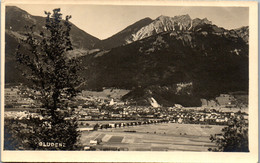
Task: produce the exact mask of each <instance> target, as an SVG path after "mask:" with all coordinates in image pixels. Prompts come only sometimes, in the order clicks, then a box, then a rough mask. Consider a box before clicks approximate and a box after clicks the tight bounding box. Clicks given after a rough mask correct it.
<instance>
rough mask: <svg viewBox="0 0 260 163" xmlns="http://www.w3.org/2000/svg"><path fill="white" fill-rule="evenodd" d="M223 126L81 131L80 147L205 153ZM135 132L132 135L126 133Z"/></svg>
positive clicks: (168, 125)
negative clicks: (94, 143)
mask: <svg viewBox="0 0 260 163" xmlns="http://www.w3.org/2000/svg"><path fill="white" fill-rule="evenodd" d="M223 127H224V126H217V125H197V124H176V123H162V124H150V125H141V126H130V127H121V128H110V129H101V130H100V129H99V130H98V131H84V132H82V136H81V140H80V141H81V143H82V144H83V145H84V146H90V140H98V139H99V140H101V141H102V142H101V143H100V144H99V145H97V146H96V149H97V150H105V149H114V150H116V149H120V150H129V151H208V148H214V147H215V144H214V143H212V142H211V141H210V140H209V137H210V135H211V134H218V133H221V129H222V128H223ZM129 131H135V132H129Z"/></svg>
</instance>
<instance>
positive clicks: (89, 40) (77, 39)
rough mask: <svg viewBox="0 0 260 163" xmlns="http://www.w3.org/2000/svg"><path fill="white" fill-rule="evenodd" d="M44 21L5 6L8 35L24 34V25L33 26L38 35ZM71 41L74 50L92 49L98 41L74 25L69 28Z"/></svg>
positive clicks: (43, 18) (38, 17) (43, 27)
mask: <svg viewBox="0 0 260 163" xmlns="http://www.w3.org/2000/svg"><path fill="white" fill-rule="evenodd" d="M45 19H46V18H45V17H40V16H32V15H30V14H29V13H27V12H26V11H24V10H22V9H20V8H18V7H15V6H7V7H6V26H5V29H6V30H7V32H8V33H12V34H13V35H15V34H17V35H19V34H22V33H23V32H25V28H24V27H25V25H27V26H31V25H35V32H36V33H39V32H40V31H44V30H45ZM17 35H16V36H17ZM71 39H72V44H73V45H74V47H75V48H83V49H92V48H93V46H94V44H95V43H96V42H98V41H99V39H98V38H96V37H94V36H91V35H90V34H88V33H86V32H84V31H83V30H81V29H79V28H78V27H77V26H75V25H74V24H72V27H71Z"/></svg>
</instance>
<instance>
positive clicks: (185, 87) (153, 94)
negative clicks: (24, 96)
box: [5, 7, 249, 106]
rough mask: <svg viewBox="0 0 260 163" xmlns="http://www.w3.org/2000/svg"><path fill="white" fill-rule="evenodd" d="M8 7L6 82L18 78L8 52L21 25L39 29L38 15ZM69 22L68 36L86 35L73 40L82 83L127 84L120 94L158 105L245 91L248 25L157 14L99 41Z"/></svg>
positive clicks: (95, 87) (196, 103)
mask: <svg viewBox="0 0 260 163" xmlns="http://www.w3.org/2000/svg"><path fill="white" fill-rule="evenodd" d="M9 9H10V10H11V9H12V10H17V11H15V12H14V13H17V14H14V13H11V14H10V15H9V14H7V18H6V20H7V21H6V35H5V36H6V58H5V59H6V65H5V66H6V76H5V77H6V82H14V81H15V82H21V81H22V82H24V81H23V80H22V78H21V75H20V73H19V71H18V70H17V69H16V68H15V65H16V63H15V58H14V56H13V54H14V51H15V49H16V46H17V44H18V38H23V37H24V35H23V34H24V31H23V28H22V27H21V26H23V25H28V24H29V25H30V24H34V23H35V24H36V33H37V32H38V31H40V30H41V29H43V30H44V28H43V22H44V18H42V17H35V16H31V15H29V14H28V13H26V12H25V11H23V10H20V9H19V8H16V7H11V8H9ZM7 12H8V11H7ZM8 17H9V18H8ZM10 17H13V18H12V19H11V18H10ZM15 20H17V21H15ZM17 22H19V23H17ZM38 22H39V23H38ZM73 28H75V30H76V31H78V32H71V37H72V40H73V38H74V40H75V38H79V40H80V38H81V36H82V37H84V38H85V37H86V40H89V39H91V40H92V42H91V41H90V42H87V44H85V41H83V40H84V39H83V38H82V41H78V42H75V41H74V42H73V45H74V47H75V49H76V50H77V53H78V54H77V56H79V58H80V59H81V60H82V66H83V67H84V68H83V69H82V70H81V72H80V75H82V77H84V78H85V85H84V88H83V89H89V90H102V89H103V88H104V87H108V88H111V87H112V88H123V89H128V90H131V91H130V92H129V93H128V94H126V95H125V96H124V97H123V98H122V99H123V100H126V101H133V102H136V103H137V104H140V105H148V104H150V101H149V100H150V99H155V100H156V101H157V102H158V103H159V105H163V106H173V105H174V104H181V105H183V106H200V105H201V102H200V99H201V98H206V99H214V98H215V97H217V96H218V95H219V94H221V93H229V92H235V91H245V92H248V81H249V76H248V71H249V70H248V66H249V62H248V60H249V53H248V51H249V49H248V47H249V44H248V36H249V35H248V31H249V30H248V27H242V28H240V29H234V30H227V29H224V28H221V27H218V26H216V25H214V24H212V23H211V21H209V20H207V19H206V18H204V19H198V18H196V19H191V18H190V16H189V15H181V16H175V17H167V16H159V17H158V18H156V19H155V20H151V19H150V18H145V19H142V20H140V21H139V22H137V23H134V24H132V25H130V26H128V27H127V28H125V29H124V30H122V31H121V32H119V33H117V34H115V35H114V36H112V37H110V38H108V39H106V40H102V41H100V40H97V39H95V38H93V37H89V35H88V34H86V33H85V34H84V35H83V33H82V34H81V33H80V32H81V30H77V29H78V28H76V27H73ZM73 35H75V36H73ZM79 35H80V36H79ZM84 48H85V49H84ZM93 48H101V49H104V50H97V49H93ZM90 49H91V50H90ZM84 50H85V51H84ZM81 53H86V54H88V55H81ZM74 55H75V54H74Z"/></svg>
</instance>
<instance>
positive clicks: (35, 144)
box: [10, 8, 82, 150]
mask: <svg viewBox="0 0 260 163" xmlns="http://www.w3.org/2000/svg"><path fill="white" fill-rule="evenodd" d="M45 14H46V24H45V31H41V32H40V35H37V34H35V32H34V26H31V27H26V29H27V33H26V39H24V40H21V43H20V45H19V47H18V51H17V53H16V59H17V61H18V63H19V64H20V66H21V67H22V68H23V70H22V71H23V75H24V76H25V77H26V79H28V80H29V82H30V83H31V86H30V88H31V89H32V90H34V91H37V92H39V95H37V96H36V97H35V99H36V100H39V101H40V102H41V104H42V107H43V108H45V110H44V111H43V112H41V116H39V117H38V118H35V117H30V118H29V119H30V122H31V123H28V124H27V125H28V126H27V130H29V131H28V134H29V135H28V134H27V137H24V136H22V135H21V133H20V134H18V136H17V134H16V136H17V137H18V138H21V137H22V139H23V140H21V142H23V143H21V145H22V146H24V147H25V148H26V149H63V150H71V149H75V148H76V144H77V140H78V137H79V132H78V131H77V127H78V126H77V121H76V119H75V118H72V117H73V113H74V110H70V109H68V108H69V107H68V105H69V103H70V102H71V101H72V100H73V99H74V98H75V96H76V95H77V93H78V92H79V89H78V86H79V85H80V83H81V81H82V80H81V79H80V77H79V75H78V71H79V70H80V67H79V63H80V62H79V60H78V59H77V58H72V57H69V56H68V52H69V51H70V50H73V48H72V43H71V40H70V30H71V24H70V22H69V19H70V18H71V16H66V19H65V20H62V14H61V13H60V9H59V8H58V9H54V10H53V13H52V14H51V13H50V12H45ZM10 130H15V129H14V128H13V129H10ZM25 139H27V140H26V141H25ZM43 142H53V143H64V145H63V146H58V147H56V146H55V147H52V148H44V147H43V146H40V145H39V144H40V143H43Z"/></svg>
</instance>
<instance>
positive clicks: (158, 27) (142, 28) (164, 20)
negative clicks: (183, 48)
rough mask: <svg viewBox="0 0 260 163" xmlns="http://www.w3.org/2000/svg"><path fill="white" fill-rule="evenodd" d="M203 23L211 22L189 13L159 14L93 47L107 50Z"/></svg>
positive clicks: (188, 28) (189, 28)
mask: <svg viewBox="0 0 260 163" xmlns="http://www.w3.org/2000/svg"><path fill="white" fill-rule="evenodd" d="M203 24H211V22H210V21H208V20H207V19H206V18H205V19H198V18H196V19H194V20H192V19H191V18H190V16H189V15H180V16H174V17H169V16H163V15H161V16H159V17H158V18H156V19H155V20H152V19H150V18H145V19H142V20H140V21H138V22H136V23H134V24H132V25H130V26H129V27H127V28H125V29H124V30H122V31H121V32H119V33H117V34H115V35H114V36H112V37H109V38H108V39H105V40H102V41H100V42H98V43H97V44H96V46H95V47H96V48H101V49H106V50H108V49H111V48H114V47H117V46H121V45H126V44H129V43H132V42H135V41H138V40H141V39H144V38H147V37H150V36H152V35H155V34H159V33H161V32H167V31H182V30H192V29H194V28H195V27H197V26H199V25H203Z"/></svg>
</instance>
